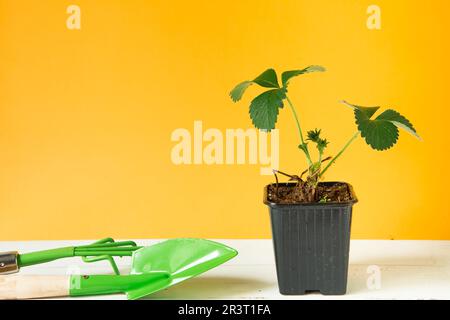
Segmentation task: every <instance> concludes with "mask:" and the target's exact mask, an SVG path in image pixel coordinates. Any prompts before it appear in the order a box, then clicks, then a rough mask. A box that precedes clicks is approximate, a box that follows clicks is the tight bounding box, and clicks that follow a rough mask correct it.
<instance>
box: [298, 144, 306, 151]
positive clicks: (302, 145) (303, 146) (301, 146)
mask: <svg viewBox="0 0 450 320" xmlns="http://www.w3.org/2000/svg"><path fill="white" fill-rule="evenodd" d="M298 148H299V149H300V150H303V152H305V153H308V143H307V142H305V143H303V144H299V145H298Z"/></svg>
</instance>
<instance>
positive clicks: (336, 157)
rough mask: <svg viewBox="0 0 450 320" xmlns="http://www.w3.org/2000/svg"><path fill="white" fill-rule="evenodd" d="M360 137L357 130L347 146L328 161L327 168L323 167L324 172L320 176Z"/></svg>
mask: <svg viewBox="0 0 450 320" xmlns="http://www.w3.org/2000/svg"><path fill="white" fill-rule="evenodd" d="M358 137H359V131H358V132H356V133H355V134H354V135H353V137H352V138H351V139H350V140H349V141H348V142H347V143H346V144H345V146H344V147H343V148H342V150H341V151H339V153H338V154H337V155H336V156H335V157H334V158H333V159H331V161H330V162H329V163H328V165H327V166H326V167H325V169H323V170H322V172H321V173H320V175H319V178H320V177H322V176H323V175H324V173H325V172H326V171H327V170H328V168H330V167H331V165H332V164H333V163H335V162H336V160H337V159H338V158H339V157H340V156H341V155H342V154H343V153H344V151H345V150H346V149H347V148H348V146H349V145H350V144H351V143H352V142H353V141H354V140H355V139H356V138H358Z"/></svg>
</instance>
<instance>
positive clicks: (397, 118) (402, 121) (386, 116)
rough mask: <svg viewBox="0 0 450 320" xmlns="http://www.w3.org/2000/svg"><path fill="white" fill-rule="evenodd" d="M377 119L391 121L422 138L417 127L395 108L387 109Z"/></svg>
mask: <svg viewBox="0 0 450 320" xmlns="http://www.w3.org/2000/svg"><path fill="white" fill-rule="evenodd" d="M377 119H378V120H387V121H390V122H391V123H393V124H394V125H395V126H396V127H398V128H402V129H404V130H406V132H408V133H409V134H411V135H413V136H415V137H416V138H418V139H419V140H420V139H421V138H420V136H419V135H418V134H417V131H416V129H414V126H413V125H412V123H411V122H409V120H408V119H406V118H405V117H404V116H402V115H401V114H400V113H398V112H397V111H395V110H392V109H387V110H386V111H384V112H383V113H382V114H380V115H379V116H378V117H377Z"/></svg>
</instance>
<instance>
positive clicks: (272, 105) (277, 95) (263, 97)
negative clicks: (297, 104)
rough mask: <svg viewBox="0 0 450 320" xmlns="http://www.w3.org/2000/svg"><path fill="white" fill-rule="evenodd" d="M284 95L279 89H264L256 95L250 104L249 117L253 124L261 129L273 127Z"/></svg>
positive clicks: (268, 129)
mask: <svg viewBox="0 0 450 320" xmlns="http://www.w3.org/2000/svg"><path fill="white" fill-rule="evenodd" d="M284 97H285V95H284V92H283V91H282V90H280V89H274V90H269V91H266V92H264V93H262V94H260V95H259V96H257V97H256V98H255V99H253V101H252V102H251V104H250V118H251V119H252V122H253V125H254V126H255V127H256V128H258V129H261V130H267V131H270V130H272V129H275V123H276V122H277V119H278V109H279V108H282V107H283V99H284Z"/></svg>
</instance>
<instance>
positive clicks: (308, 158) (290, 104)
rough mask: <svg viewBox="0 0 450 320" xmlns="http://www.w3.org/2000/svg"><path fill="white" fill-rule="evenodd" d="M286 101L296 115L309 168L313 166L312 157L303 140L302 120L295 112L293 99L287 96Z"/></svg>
mask: <svg viewBox="0 0 450 320" xmlns="http://www.w3.org/2000/svg"><path fill="white" fill-rule="evenodd" d="M286 100H287V101H288V103H289V106H290V107H291V110H292V113H293V114H294V118H295V122H296V124H297V130H298V133H299V135H300V141H301V143H302V145H303V146H305V150H303V149H302V151H303V152H304V153H305V155H306V160H307V161H308V166H312V160H311V156H310V155H309V151H308V147H307V146H306V144H305V140H304V139H303V133H302V128H301V126H300V120H299V118H298V116H297V112H296V111H295V107H294V104H293V103H292V101H291V99H289V97H288V96H287V95H286Z"/></svg>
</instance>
